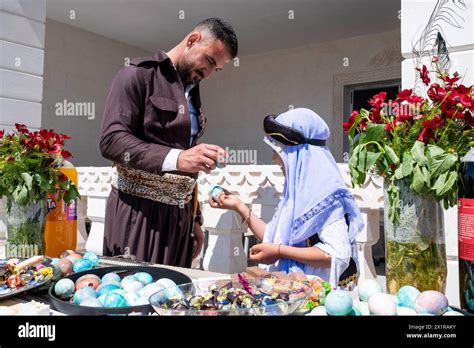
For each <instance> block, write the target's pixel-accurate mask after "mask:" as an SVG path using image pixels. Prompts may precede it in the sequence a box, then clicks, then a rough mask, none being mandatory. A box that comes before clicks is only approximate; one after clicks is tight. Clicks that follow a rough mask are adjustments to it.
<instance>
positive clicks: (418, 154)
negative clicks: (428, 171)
mask: <svg viewBox="0 0 474 348" xmlns="http://www.w3.org/2000/svg"><path fill="white" fill-rule="evenodd" d="M410 153H411V155H412V157H413V160H414V161H415V162H416V163H419V164H421V165H426V163H427V161H428V159H427V158H426V156H425V143H423V142H421V141H415V144H414V145H413V147H412V148H411V151H410Z"/></svg>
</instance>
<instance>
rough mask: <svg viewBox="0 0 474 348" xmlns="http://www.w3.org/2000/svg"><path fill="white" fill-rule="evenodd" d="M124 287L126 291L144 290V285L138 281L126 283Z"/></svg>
mask: <svg viewBox="0 0 474 348" xmlns="http://www.w3.org/2000/svg"><path fill="white" fill-rule="evenodd" d="M122 285H123V289H124V290H125V291H138V290H140V289H142V288H143V283H142V282H140V281H138V280H133V281H129V282H125V283H123V284H122Z"/></svg>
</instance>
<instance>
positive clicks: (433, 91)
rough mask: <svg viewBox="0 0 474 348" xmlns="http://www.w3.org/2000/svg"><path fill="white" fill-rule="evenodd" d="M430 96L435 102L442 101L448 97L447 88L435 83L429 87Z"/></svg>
mask: <svg viewBox="0 0 474 348" xmlns="http://www.w3.org/2000/svg"><path fill="white" fill-rule="evenodd" d="M428 97H430V99H431V100H432V101H434V102H440V101H442V100H443V99H444V98H445V97H446V89H444V88H443V87H441V86H440V85H439V83H433V84H432V85H431V87H430V88H429V89H428Z"/></svg>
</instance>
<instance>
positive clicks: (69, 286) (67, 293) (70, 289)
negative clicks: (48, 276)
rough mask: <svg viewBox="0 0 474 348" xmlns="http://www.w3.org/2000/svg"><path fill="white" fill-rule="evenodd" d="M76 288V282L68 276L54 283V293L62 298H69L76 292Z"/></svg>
mask: <svg viewBox="0 0 474 348" xmlns="http://www.w3.org/2000/svg"><path fill="white" fill-rule="evenodd" d="M74 289H75V285H74V282H73V281H72V280H71V279H68V278H63V279H61V280H59V281H58V282H57V283H56V284H55V285H54V293H55V294H56V296H57V297H59V298H60V299H62V300H67V299H69V298H70V297H71V296H72V294H73V293H74Z"/></svg>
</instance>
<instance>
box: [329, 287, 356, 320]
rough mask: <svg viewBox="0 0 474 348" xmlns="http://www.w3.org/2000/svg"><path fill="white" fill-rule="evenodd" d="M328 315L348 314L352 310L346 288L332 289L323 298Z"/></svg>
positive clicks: (350, 299)
mask: <svg viewBox="0 0 474 348" xmlns="http://www.w3.org/2000/svg"><path fill="white" fill-rule="evenodd" d="M324 307H326V312H327V313H328V314H329V315H349V314H350V313H351V311H352V297H351V295H350V294H349V292H348V291H346V290H333V291H331V292H330V293H329V294H328V295H327V296H326V298H325V299H324Z"/></svg>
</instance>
